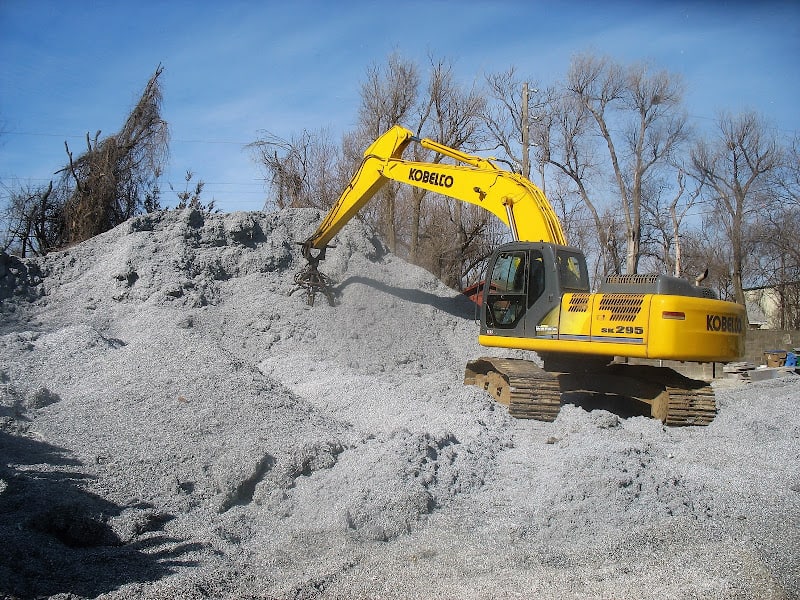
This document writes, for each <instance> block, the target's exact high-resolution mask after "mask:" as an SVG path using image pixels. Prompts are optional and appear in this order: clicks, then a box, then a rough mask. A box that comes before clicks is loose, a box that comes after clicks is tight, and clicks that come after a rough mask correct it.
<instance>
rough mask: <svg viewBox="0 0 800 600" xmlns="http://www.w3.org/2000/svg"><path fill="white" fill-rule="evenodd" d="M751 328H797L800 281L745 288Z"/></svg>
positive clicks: (799, 311)
mask: <svg viewBox="0 0 800 600" xmlns="http://www.w3.org/2000/svg"><path fill="white" fill-rule="evenodd" d="M744 296H745V299H746V306H747V318H748V320H749V321H750V328H751V329H797V328H798V327H797V326H798V321H800V304H798V297H800V282H792V283H786V284H783V285H780V286H769V287H767V286H764V287H756V288H749V289H746V290H744Z"/></svg>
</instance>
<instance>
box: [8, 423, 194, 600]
mask: <svg viewBox="0 0 800 600" xmlns="http://www.w3.org/2000/svg"><path fill="white" fill-rule="evenodd" d="M80 466H81V463H80V462H79V461H77V460H75V459H74V458H72V457H71V456H70V455H69V453H68V452H67V451H66V450H64V449H62V448H58V447H56V446H52V445H50V444H46V443H44V442H40V441H36V440H33V439H31V438H29V437H26V436H24V435H16V434H10V433H8V432H7V431H0V547H2V548H3V550H2V552H0V597H3V598H20V599H22V598H39V597H44V596H52V595H56V594H75V595H77V596H81V597H92V598H94V597H96V596H97V595H99V594H102V593H105V592H109V591H111V590H114V589H116V588H118V587H120V586H122V585H124V584H126V583H134V582H146V581H153V580H156V579H159V578H161V577H164V576H165V575H168V574H169V573H171V572H172V571H173V570H174V568H176V567H178V566H192V563H191V562H190V561H187V560H182V559H181V557H183V556H185V555H186V554H187V553H188V552H194V551H197V550H200V548H199V545H198V544H182V543H180V541H179V540H175V539H172V538H168V537H166V536H163V535H161V534H159V533H158V530H159V529H160V528H161V527H162V526H163V524H164V523H165V522H166V521H167V520H169V518H171V517H169V516H162V517H161V519H160V520H159V519H151V520H150V522H149V523H148V521H147V520H146V519H140V522H141V523H144V525H143V526H141V528H140V529H139V530H138V531H137V530H136V528H135V527H134V530H133V531H131V532H129V534H128V535H126V537H128V539H127V541H126V540H123V539H121V538H120V535H119V534H118V533H116V532H115V530H114V529H113V528H112V527H111V524H110V521H111V520H112V519H113V518H114V517H118V516H119V515H120V514H122V513H123V511H125V512H126V515H134V516H138V515H143V514H145V513H144V512H139V511H141V510H142V507H136V506H134V507H124V506H120V505H117V504H114V503H112V502H109V501H108V500H105V499H103V498H101V497H100V496H97V495H96V494H92V493H90V492H88V491H86V490H85V489H83V486H82V482H84V481H87V480H88V479H90V478H91V477H90V476H88V475H85V474H82V473H80V472H78V468H79V467H80ZM145 533H146V534H147V537H146V538H144V537H141V538H140V539H138V540H136V538H137V537H140V535H141V534H145Z"/></svg>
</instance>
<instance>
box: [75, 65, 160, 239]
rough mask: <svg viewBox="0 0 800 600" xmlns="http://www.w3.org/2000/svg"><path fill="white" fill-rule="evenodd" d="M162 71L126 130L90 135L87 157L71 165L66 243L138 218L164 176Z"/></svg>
mask: <svg viewBox="0 0 800 600" xmlns="http://www.w3.org/2000/svg"><path fill="white" fill-rule="evenodd" d="M162 71H163V68H162V67H161V66H159V67H158V68H157V69H156V71H155V73H153V75H152V77H151V78H150V80H149V81H148V83H147V85H146V86H145V89H144V92H143V93H142V95H141V97H140V98H139V101H138V102H137V103H136V106H134V108H133V110H132V111H131V113H130V114H129V115H128V118H127V119H126V121H125V124H124V125H123V127H122V129H121V130H120V131H119V132H118V133H116V134H115V135H112V136H109V137H107V138H105V139H103V140H100V132H99V131H98V132H97V133H96V134H95V136H94V138H90V137H89V134H88V133H87V134H86V151H85V152H84V153H83V154H82V155H80V156H79V157H78V158H75V157H74V156H73V154H72V151H71V150H70V148H69V145H68V144H67V143H66V142H65V143H64V144H65V147H66V151H67V156H68V159H69V163H68V165H67V166H66V167H64V168H63V169H62V170H61V171H60V172H61V173H62V174H63V175H62V181H61V184H60V185H61V186H63V187H64V188H66V189H69V190H70V191H71V193H70V197H69V199H68V200H67V202H66V204H65V207H64V219H65V226H66V240H65V241H66V242H67V243H75V242H80V241H82V240H85V239H88V238H90V237H92V236H94V235H97V234H99V233H102V232H104V231H107V230H109V229H111V228H112V227H114V226H116V225H118V224H119V223H121V222H123V221H125V220H126V219H128V218H130V217H132V216H133V215H135V214H137V212H140V211H141V210H144V207H145V198H146V196H147V195H148V193H149V192H150V190H151V189H152V187H153V185H154V182H155V181H156V180H157V175H158V174H159V173H160V172H161V167H162V165H163V162H164V161H165V160H166V156H167V151H168V131H167V123H166V121H164V120H163V119H162V118H161V100H162V94H161V85H160V82H159V76H160V75H161V73H162Z"/></svg>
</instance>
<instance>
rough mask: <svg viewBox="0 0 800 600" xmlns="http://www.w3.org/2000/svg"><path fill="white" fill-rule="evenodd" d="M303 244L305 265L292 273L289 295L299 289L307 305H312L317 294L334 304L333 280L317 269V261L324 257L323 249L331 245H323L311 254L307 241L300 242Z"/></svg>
mask: <svg viewBox="0 0 800 600" xmlns="http://www.w3.org/2000/svg"><path fill="white" fill-rule="evenodd" d="M301 245H302V246H303V258H305V259H306V261H307V263H306V266H305V267H303V268H302V269H301V270H300V271H298V272H297V273H295V275H294V283H295V287H294V288H293V289H292V291H291V292H289V295H290V296H291V295H292V294H294V293H295V292H297V291H299V290H305V295H306V302H307V303H308V305H309V306H314V300H315V298H316V296H317V294H322V295H323V296H325V297H326V298H327V299H328V304H330V305H331V306H334V304H335V302H336V294H335V292H334V289H333V286H334V285H335V282H334V281H333V279H331V278H330V277H328V276H327V275H326V274H325V273H323V272H322V271H320V270H319V261H321V260H323V259H324V258H325V250H327V248H329V247H332V246H325V247H324V248H323V249H322V250H320V252H319V254H317V255H316V256H314V255H313V254H311V247H310V246H309V245H308V243H301Z"/></svg>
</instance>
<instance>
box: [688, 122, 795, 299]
mask: <svg viewBox="0 0 800 600" xmlns="http://www.w3.org/2000/svg"><path fill="white" fill-rule="evenodd" d="M782 160H783V155H782V152H781V148H780V147H779V145H778V143H777V140H776V139H775V137H774V135H771V134H770V133H769V130H768V129H767V127H766V125H765V123H764V121H763V119H762V118H761V117H760V116H759V115H757V114H756V113H754V112H745V113H742V114H739V115H737V116H733V115H731V114H728V113H723V114H722V115H721V116H720V117H719V119H718V121H717V132H716V135H715V136H714V137H713V138H712V139H711V140H705V139H701V140H698V141H697V143H696V144H695V146H694V147H693V148H692V151H691V161H692V170H693V176H694V177H695V178H696V179H697V180H698V181H700V182H702V183H703V188H704V193H705V195H706V197H707V199H708V200H709V202H711V203H712V205H713V207H714V213H715V216H716V219H718V224H719V226H721V228H722V229H723V231H724V234H725V238H726V240H727V242H728V244H729V246H730V252H731V257H730V258H731V262H730V271H731V283H732V286H733V295H734V299H735V300H736V302H739V303H740V304H744V303H745V295H744V287H743V271H744V269H745V267H746V266H747V265H746V263H747V256H748V250H749V249H750V248H751V246H752V238H751V227H752V225H753V223H754V222H755V220H756V218H757V217H758V216H759V215H763V214H768V212H769V211H768V210H766V211H765V210H764V209H765V208H766V207H767V206H768V205H769V204H770V203H771V202H772V201H774V199H775V194H774V190H773V189H772V186H770V185H768V184H769V183H770V175H771V174H774V173H775V172H776V171H777V170H778V169H779V167H780V166H781V165H782Z"/></svg>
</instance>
